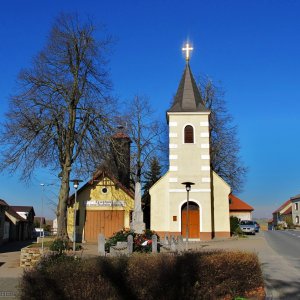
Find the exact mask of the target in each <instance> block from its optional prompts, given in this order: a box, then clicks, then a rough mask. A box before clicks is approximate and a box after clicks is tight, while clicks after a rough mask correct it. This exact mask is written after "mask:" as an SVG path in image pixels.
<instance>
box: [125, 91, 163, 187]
mask: <svg viewBox="0 0 300 300" xmlns="http://www.w3.org/2000/svg"><path fill="white" fill-rule="evenodd" d="M125 122H126V123H127V126H126V127H127V128H128V134H129V136H130V138H131V140H132V145H131V154H132V155H131V173H132V179H133V181H134V182H135V183H136V182H141V179H142V176H143V172H144V169H145V168H147V169H149V168H150V162H151V159H152V158H153V157H154V156H156V157H159V158H161V159H163V158H162V155H161V154H162V153H163V152H166V151H164V150H165V149H164V146H165V143H163V133H164V132H165V131H166V127H165V126H164V124H165V123H160V122H159V121H158V120H157V119H155V115H154V111H153V110H152V109H151V106H150V104H149V100H148V98H147V97H145V96H135V97H134V98H133V99H132V101H131V102H130V103H129V105H128V106H127V114H126V117H125Z"/></svg>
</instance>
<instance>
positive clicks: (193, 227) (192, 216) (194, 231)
mask: <svg viewBox="0 0 300 300" xmlns="http://www.w3.org/2000/svg"><path fill="white" fill-rule="evenodd" d="M186 221H187V203H184V204H183V205H182V207H181V235H182V236H183V237H185V236H186ZM188 222H189V224H188V226H189V238H191V239H198V238H200V214H199V206H198V204H197V203H195V202H192V201H189V217H188Z"/></svg>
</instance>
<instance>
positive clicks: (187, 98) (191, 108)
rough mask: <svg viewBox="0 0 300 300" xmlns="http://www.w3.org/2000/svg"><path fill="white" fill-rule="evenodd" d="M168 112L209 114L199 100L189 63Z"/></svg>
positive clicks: (199, 96)
mask: <svg viewBox="0 0 300 300" xmlns="http://www.w3.org/2000/svg"><path fill="white" fill-rule="evenodd" d="M168 112H209V110H208V109H207V108H206V107H205V105H204V102H203V101H202V99H201V95H200V92H199V89H198V87H197V84H196V81H195V79H194V77H193V74H192V72H191V68H190V65H189V63H187V64H186V67H185V70H184V72H183V75H182V78H181V80H180V83H179V87H178V90H177V93H176V96H175V97H174V101H173V104H172V106H171V108H170V109H169V110H168Z"/></svg>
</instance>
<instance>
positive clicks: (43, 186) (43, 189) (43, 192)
mask: <svg viewBox="0 0 300 300" xmlns="http://www.w3.org/2000/svg"><path fill="white" fill-rule="evenodd" d="M40 185H41V187H42V212H41V216H40V238H41V239H42V252H44V234H45V233H44V234H43V236H42V220H43V215H44V194H45V184H44V183H41V184H40Z"/></svg>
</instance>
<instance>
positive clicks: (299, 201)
mask: <svg viewBox="0 0 300 300" xmlns="http://www.w3.org/2000/svg"><path fill="white" fill-rule="evenodd" d="M290 200H291V202H292V218H293V223H294V225H296V226H300V194H299V195H296V196H294V197H292V198H291V199H290Z"/></svg>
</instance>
